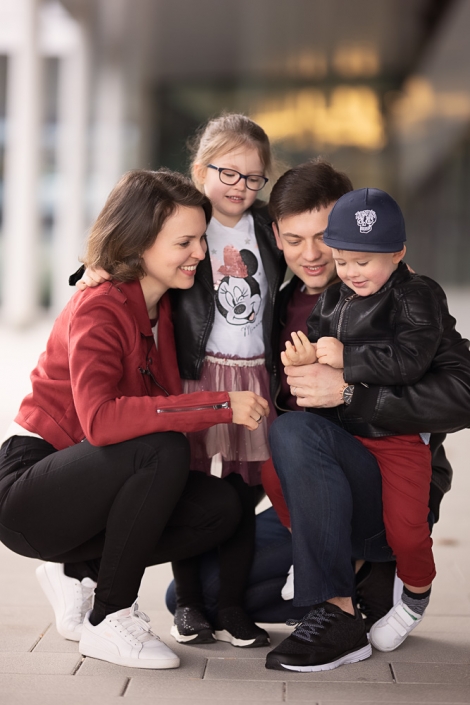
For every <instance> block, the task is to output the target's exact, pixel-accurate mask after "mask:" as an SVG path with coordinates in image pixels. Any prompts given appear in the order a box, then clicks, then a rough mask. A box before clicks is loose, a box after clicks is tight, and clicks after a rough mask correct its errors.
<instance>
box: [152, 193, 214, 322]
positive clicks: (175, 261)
mask: <svg viewBox="0 0 470 705" xmlns="http://www.w3.org/2000/svg"><path fill="white" fill-rule="evenodd" d="M205 233H206V218H205V215H204V211H203V210H202V208H198V207H188V206H178V208H177V209H176V211H175V212H174V213H173V215H170V216H169V218H167V220H166V221H165V224H164V225H163V228H162V229H161V230H160V232H159V233H158V236H157V238H156V240H155V242H154V243H153V245H152V246H151V247H149V248H148V250H145V252H144V254H143V255H142V261H143V268H144V271H145V276H144V277H143V279H141V280H140V283H141V285H142V290H143V292H144V297H145V300H146V302H147V308H149V309H150V307H151V306H153V305H154V304H155V303H156V302H157V301H158V300H159V299H160V298H161V296H163V294H164V293H165V291H167V289H189V288H190V287H192V285H193V284H194V277H195V275H196V267H197V265H198V264H199V262H201V261H202V260H203V259H204V257H205V254H206V250H207V243H206V239H205Z"/></svg>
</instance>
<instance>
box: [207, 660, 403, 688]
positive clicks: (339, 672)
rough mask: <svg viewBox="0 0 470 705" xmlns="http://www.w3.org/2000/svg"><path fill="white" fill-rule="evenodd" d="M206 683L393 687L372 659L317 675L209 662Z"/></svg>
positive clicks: (254, 663)
mask: <svg viewBox="0 0 470 705" xmlns="http://www.w3.org/2000/svg"><path fill="white" fill-rule="evenodd" d="M204 678H205V679H206V680H236V679H240V680H256V681H260V680H266V681H281V682H286V681H300V682H303V681H320V682H325V681H331V682H335V681H336V682H346V681H351V682H359V683H393V676H392V673H391V671H390V667H389V665H388V663H378V662H373V661H372V659H368V661H363V662H361V663H357V664H351V665H348V666H342V667H341V668H335V669H334V670H333V671H322V672H320V673H295V672H293V671H273V670H270V669H267V668H265V667H264V659H259V660H256V659H240V658H238V659H209V662H208V664H207V669H206V673H205V676H204Z"/></svg>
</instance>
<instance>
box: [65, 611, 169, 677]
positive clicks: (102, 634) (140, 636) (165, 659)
mask: <svg viewBox="0 0 470 705" xmlns="http://www.w3.org/2000/svg"><path fill="white" fill-rule="evenodd" d="M137 608H138V605H137V603H134V604H133V605H132V607H128V608H127V609H124V610H119V611H118V612H114V613H113V614H109V615H108V616H107V617H106V618H105V619H104V620H103V621H102V622H100V624H98V625H97V626H96V627H94V626H93V625H92V624H91V623H90V621H89V614H87V615H86V617H85V621H84V623H83V630H82V637H81V639H80V644H79V645H78V650H79V651H80V653H81V654H82V655H83V656H91V657H93V658H97V659H101V660H102V661H109V662H110V663H116V664H118V665H119V666H128V667H129V668H178V666H179V665H180V660H179V658H178V656H177V655H176V654H175V653H174V652H173V651H172V650H171V649H169V648H168V646H166V644H164V643H163V642H162V641H160V639H159V637H158V636H157V635H156V634H154V633H153V632H152V630H151V629H150V624H149V622H150V620H149V618H148V617H147V615H146V614H144V613H143V612H139V611H138V609H137Z"/></svg>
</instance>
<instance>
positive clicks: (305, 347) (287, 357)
mask: <svg viewBox="0 0 470 705" xmlns="http://www.w3.org/2000/svg"><path fill="white" fill-rule="evenodd" d="M291 336H292V341H293V344H292V343H291V342H290V341H289V340H286V349H285V351H283V352H281V361H282V364H283V365H284V367H289V366H290V365H295V366H299V365H311V364H312V363H313V362H316V361H317V355H316V352H315V348H316V345H315V344H314V343H311V342H310V340H309V339H308V338H307V336H306V335H305V333H302V331H301V330H299V331H298V332H297V333H291Z"/></svg>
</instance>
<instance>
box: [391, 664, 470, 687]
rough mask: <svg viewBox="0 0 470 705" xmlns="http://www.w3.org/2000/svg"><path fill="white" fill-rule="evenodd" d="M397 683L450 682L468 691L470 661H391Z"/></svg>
mask: <svg viewBox="0 0 470 705" xmlns="http://www.w3.org/2000/svg"><path fill="white" fill-rule="evenodd" d="M391 667H392V671H393V674H394V676H395V680H396V682H397V683H450V684H452V685H459V686H460V685H462V686H464V685H466V686H467V688H468V690H469V692H470V663H467V664H456V663H393V662H392V663H391Z"/></svg>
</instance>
